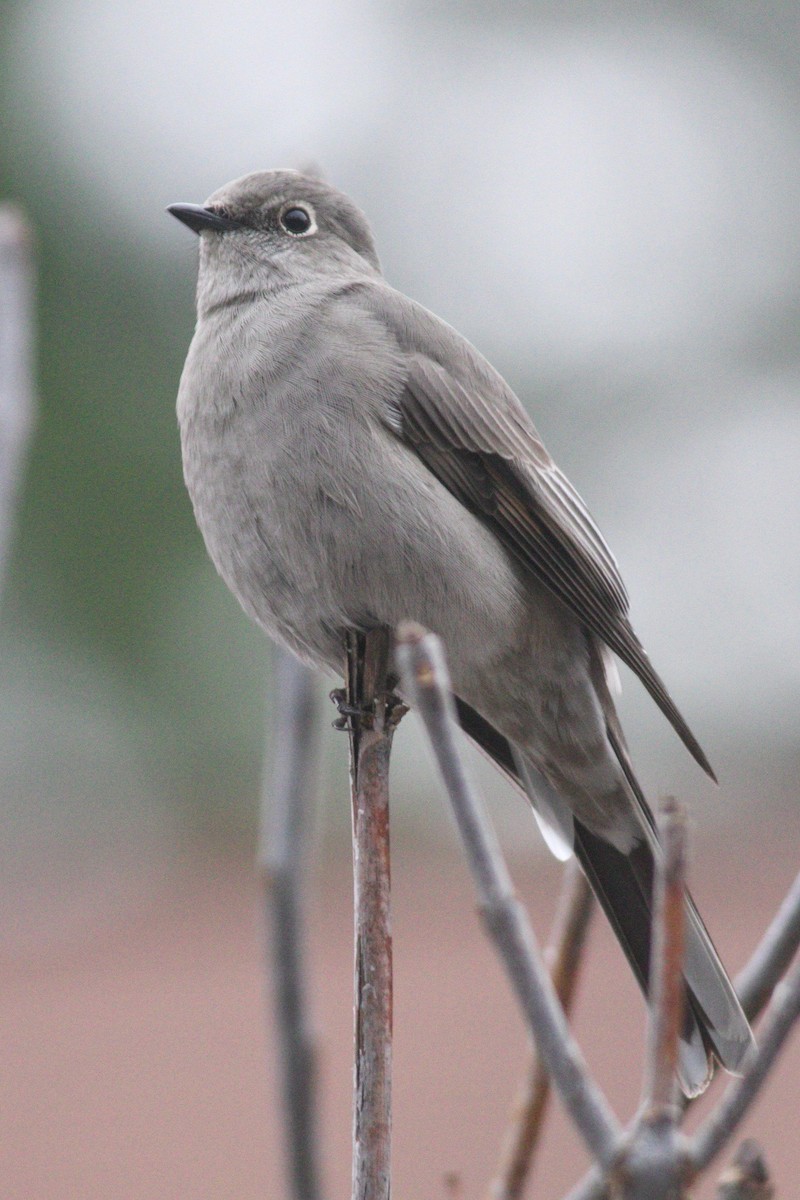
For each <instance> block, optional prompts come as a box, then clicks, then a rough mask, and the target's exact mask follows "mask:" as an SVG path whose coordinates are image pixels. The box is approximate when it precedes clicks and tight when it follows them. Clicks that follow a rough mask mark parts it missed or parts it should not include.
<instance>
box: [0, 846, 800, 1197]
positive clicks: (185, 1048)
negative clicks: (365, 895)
mask: <svg viewBox="0 0 800 1200" xmlns="http://www.w3.org/2000/svg"><path fill="white" fill-rule="evenodd" d="M765 839H768V844H765ZM755 855H756V851H755V850H753V858H754V857H755ZM702 856H703V865H704V872H703V879H702V883H703V886H702V887H700V886H699V881H698V886H697V888H696V891H697V893H698V895H699V900H700V903H701V908H702V909H703V912H704V914H705V915H706V917H707V920H708V923H709V925H710V927H711V929H712V930H713V931H714V933H715V936H716V939H717V942H718V945H719V947H720V950H721V951H722V953H723V957H724V958H725V959H726V961H727V962H728V963H729V965H730V966H731V968H732V969H733V970H736V969H738V967H739V966H740V965H742V963H743V962H744V961H745V959H746V957H747V955H748V953H749V951H750V950H751V948H752V947H753V946H754V945H755V943H756V941H757V939H758V936H759V933H760V931H761V930H762V928H763V927H764V925H765V923H766V921H767V920H768V919H769V917H770V916H771V914H772V912H773V911H774V908H775V906H776V905H777V904H778V902H779V901H780V899H781V897H782V895H783V894H784V892H785V891H786V889H787V888H788V886H789V884H790V882H791V879H792V877H793V874H794V872H795V870H796V868H797V853H796V845H795V839H791V840H790V841H789V843H788V844H787V843H786V841H784V842H782V841H781V840H780V838H779V836H778V832H777V828H776V830H775V832H773V833H770V832H769V831H767V832H766V833H765V832H762V834H761V836H760V840H759V844H758V847H757V861H758V862H768V863H769V870H768V871H756V870H755V869H754V867H753V859H752V858H751V855H750V852H749V851H747V852H746V853H745V854H744V855H743V856H742V858H741V859H740V861H739V862H738V863H737V864H736V865H735V866H731V865H730V864H723V863H722V862H719V861H717V862H713V863H712V862H711V861H710V860H709V855H708V852H707V850H703V852H702ZM698 857H699V852H698ZM393 869H394V896H395V899H394V904H395V909H394V937H395V972H396V1009H395V1036H396V1041H395V1151H394V1194H395V1195H396V1196H398V1197H401V1198H402V1197H408V1198H411V1197H425V1198H426V1200H432V1198H436V1197H442V1198H444V1197H445V1196H446V1195H447V1194H448V1192H447V1188H446V1185H445V1182H444V1179H445V1175H446V1173H448V1172H457V1173H458V1175H459V1176H460V1179H461V1187H462V1189H463V1190H462V1191H461V1192H460V1193H459V1194H460V1195H463V1197H464V1200H474V1198H477V1197H482V1196H484V1194H485V1189H486V1183H487V1180H488V1177H489V1173H490V1171H491V1169H492V1165H493V1163H494V1161H495V1156H496V1153H497V1148H498V1144H499V1141H500V1137H501V1132H502V1130H503V1127H504V1123H505V1120H506V1113H507V1108H508V1104H509V1101H510V1100H511V1098H512V1096H513V1093H514V1090H515V1086H516V1083H517V1080H518V1078H519V1076H520V1074H521V1071H522V1068H523V1064H524V1062H525V1057H526V1043H525V1038H524V1036H523V1033H522V1031H521V1026H520V1020H519V1018H518V1016H517V1013H516V1011H515V1006H514V1003H513V1001H512V999H511V996H510V994H509V990H508V987H507V985H506V983H505V982H504V980H503V978H502V975H501V973H500V971H499V970H498V968H497V966H496V965H495V962H494V958H493V955H492V952H491V951H490V949H489V948H488V946H487V945H486V943H485V940H484V938H483V935H482V933H481V930H480V928H479V924H478V920H477V918H476V916H475V912H474V905H473V901H472V895H471V890H470V885H469V881H468V879H467V878H466V873H465V870H464V868H463V867H462V865H461V864H460V863H458V862H453V861H452V860H446V861H445V860H444V859H439V860H437V859H436V858H435V857H434V856H431V857H429V858H427V859H421V858H420V857H419V855H418V854H415V853H413V852H412V851H411V850H409V849H407V848H404V847H402V846H401V847H400V848H399V849H398V850H397V852H396V854H395V859H394V868H393ZM515 874H516V876H517V880H518V883H519V886H520V889H521V892H522V895H523V898H524V899H525V900H526V902H527V903H528V904H529V906H530V909H531V911H532V912H533V914H534V922H535V925H536V928H537V931H538V932H539V933H540V935H543V934H544V933H545V932H546V930H547V928H548V926H549V922H550V919H551V916H552V911H553V905H554V889H555V888H556V886H557V880H558V872H557V868H556V865H555V864H551V863H549V862H548V863H544V860H537V863H536V864H535V869H534V870H532V871H530V873H529V874H528V877H527V879H526V878H525V877H524V873H523V872H522V871H520V869H519V866H517V869H516V871H515ZM258 904H259V896H258V887H257V882H256V879H255V876H254V874H253V872H252V870H251V868H250V865H249V863H248V862H245V861H241V860H235V859H231V858H230V857H225V856H217V855H215V854H212V853H210V852H206V853H204V854H200V853H198V854H197V855H195V856H194V857H193V858H191V859H189V860H187V861H186V862H185V863H183V864H181V865H176V866H173V867H172V868H171V869H169V870H167V871H165V872H164V876H163V879H162V880H161V882H160V884H158V885H156V886H153V887H152V888H151V890H150V894H149V895H148V896H146V897H144V898H142V901H141V903H139V904H138V905H136V906H133V909H132V911H134V912H135V913H136V915H135V916H129V917H128V918H126V919H125V920H119V921H117V922H116V923H114V924H113V925H111V926H109V925H108V924H107V923H106V924H100V922H99V921H98V923H97V928H96V929H94V928H93V927H92V924H91V922H90V921H88V922H87V924H86V927H85V929H84V931H83V934H82V936H80V937H75V936H73V937H72V938H71V939H61V940H60V941H58V940H56V941H55V942H54V943H53V944H52V945H49V946H44V945H43V946H41V947H40V948H39V949H38V950H36V949H35V948H33V949H32V948H31V946H30V945H27V944H26V946H25V948H24V950H20V951H19V952H18V953H14V952H13V946H12V953H11V955H10V960H7V961H6V963H5V966H4V970H3V976H2V984H0V991H1V992H2V1007H3V1013H4V1022H3V1023H4V1027H5V1037H4V1050H3V1056H2V1057H3V1075H4V1083H3V1092H4V1102H3V1108H4V1118H3V1124H4V1125H5V1135H4V1141H5V1143H6V1145H5V1150H4V1155H3V1165H2V1166H0V1194H2V1196H3V1197H4V1200H12V1198H13V1200H50V1198H53V1200H56V1198H57V1200H71V1198H75V1200H78V1198H80V1200H84V1198H87V1197H89V1198H95V1197H98V1198H101V1200H117V1198H119V1200H123V1198H124V1200H130V1198H133V1197H135V1198H137V1200H156V1198H158V1200H163V1198H166V1197H181V1198H182V1200H189V1198H191V1200H201V1198H203V1200H205V1198H208V1200H211V1198H218V1197H234V1196H235V1197H237V1200H255V1198H256V1197H258V1198H263V1197H270V1198H272V1197H279V1196H281V1195H285V1191H284V1188H283V1184H282V1178H283V1176H282V1170H283V1155H282V1148H281V1136H280V1120H279V1112H278V1103H277V1099H276V1091H275V1074H276V1072H275V1050H274V1046H273V1042H272V1037H271V1035H270V1034H269V1033H268V1032H267V1030H266V1028H265V1022H264V1013H263V1003H262V1000H263V997H262V971H261V941H260V939H261V933H260V924H259V919H258V913H257V908H258ZM309 916H310V924H311V952H312V957H313V1007H314V1014H315V1018H316V1023H317V1027H318V1030H319V1057H320V1086H321V1095H322V1156H323V1166H324V1177H325V1185H326V1186H325V1192H326V1195H327V1196H329V1197H330V1196H338V1197H343V1196H346V1195H349V1138H350V1114H349V1105H350V1080H351V1066H350V1039H351V1034H350V1028H351V1012H350V939H351V924H352V918H351V912H350V879H349V869H348V864H347V863H346V861H343V862H342V863H341V864H338V865H337V864H335V863H329V864H327V866H325V868H324V869H323V868H320V870H319V874H318V876H317V880H316V883H315V888H314V896H313V900H312V903H311V904H310V906H309ZM577 1028H578V1033H579V1037H580V1040H581V1042H582V1045H583V1047H584V1049H585V1052H586V1054H587V1057H588V1058H589V1060H590V1063H591V1064H592V1066H593V1068H594V1069H595V1070H596V1073H597V1076H598V1078H599V1080H600V1081H601V1083H602V1085H603V1087H604V1088H605V1089H606V1091H607V1094H608V1096H609V1099H610V1101H611V1103H612V1105H613V1106H614V1108H615V1109H616V1111H617V1112H618V1113H619V1114H620V1115H621V1116H626V1115H628V1114H630V1113H631V1111H632V1110H633V1108H634V1107H635V1104H636V1099H637V1094H638V1086H639V1070H640V1062H641V1049H640V1047H641V1041H642V1029H643V1006H642V1004H641V1001H640V999H639V996H638V994H637V991H636V989H635V987H634V985H633V983H632V982H631V980H630V978H629V973H628V970H627V967H626V966H625V964H624V963H623V961H622V958H621V955H620V954H619V952H618V951H617V949H616V947H615V945H614V944H613V941H612V938H611V935H610V934H609V932H608V930H607V928H606V927H605V923H604V922H603V920H602V918H597V920H596V923H595V926H594V928H593V931H592V936H591V944H590V951H589V956H588V963H587V970H586V974H585V976H584V979H583V981H582V986H581V989H580V995H579V1001H578V1014H577ZM798 1068H800V1037H796V1038H795V1040H794V1042H793V1044H792V1045H791V1046H790V1048H789V1051H788V1053H787V1054H786V1055H785V1057H784V1060H783V1062H782V1063H781V1066H780V1068H779V1070H778V1071H777V1072H776V1074H775V1076H774V1078H773V1080H772V1082H771V1086H770V1087H769V1090H768V1093H767V1095H766V1096H765V1098H764V1099H763V1100H762V1101H761V1102H760V1104H759V1105H758V1106H757V1107H756V1109H755V1111H754V1113H753V1115H752V1116H751V1118H750V1119H749V1120H748V1122H747V1125H746V1126H745V1129H744V1131H743V1133H744V1132H746V1133H747V1134H749V1135H752V1136H755V1137H757V1138H759V1139H760V1140H761V1141H762V1142H763V1144H764V1145H765V1147H766V1151H767V1158H768V1161H769V1164H770V1167H771V1169H772V1173H773V1176H774V1178H775V1181H776V1184H777V1194H778V1195H780V1196H784V1197H788V1196H790V1195H794V1194H797V1192H796V1187H797V1183H796V1177H797V1168H798V1165H799V1164H800V1138H798V1134H797V1119H796V1117H797V1109H798V1095H799V1093H798V1086H797V1076H798ZM718 1088H719V1085H717V1086H716V1087H715V1088H714V1091H713V1095H714V1096H716V1095H718V1094H719V1091H718ZM707 1107H708V1105H707V1102H706V1101H704V1103H703V1105H702V1107H701V1106H698V1114H697V1115H698V1116H701V1115H702V1111H704V1110H707ZM546 1142H547V1144H546V1149H545V1152H544V1153H543V1155H542V1157H541V1159H540V1162H539V1166H538V1168H537V1172H536V1177H535V1187H534V1189H533V1190H532V1191H531V1193H530V1194H531V1195H534V1194H535V1195H536V1196H537V1197H542V1198H545V1200H551V1198H552V1200H557V1198H558V1197H560V1196H562V1195H563V1193H564V1192H565V1191H566V1190H567V1189H568V1187H569V1186H570V1185H571V1184H572V1183H573V1182H574V1181H575V1180H576V1179H577V1178H578V1177H579V1176H580V1174H581V1173H582V1171H583V1168H584V1165H585V1157H584V1154H583V1152H582V1150H581V1148H580V1146H579V1145H578V1143H577V1140H576V1138H575V1137H574V1135H572V1134H571V1132H570V1131H569V1129H568V1125H567V1122H566V1120H565V1119H564V1117H563V1115H562V1114H561V1112H560V1111H559V1109H558V1105H555V1106H554V1108H553V1111H552V1113H551V1117H550V1121H549V1124H548V1129H547V1139H546ZM721 1166H722V1164H719V1168H718V1169H721ZM713 1191H714V1189H713V1187H712V1186H711V1183H710V1181H709V1182H708V1183H707V1184H706V1185H705V1186H704V1187H703V1188H702V1189H699V1190H698V1191H697V1193H696V1195H697V1196H702V1197H710V1196H712V1195H713Z"/></svg>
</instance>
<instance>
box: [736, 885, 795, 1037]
mask: <svg viewBox="0 0 800 1200" xmlns="http://www.w3.org/2000/svg"><path fill="white" fill-rule="evenodd" d="M799 945H800V874H798V876H797V878H796V879H795V881H794V883H793V884H792V886H791V888H790V889H789V892H788V894H787V896H786V899H785V900H784V902H783V904H782V905H781V906H780V908H779V909H778V911H777V913H776V914H775V917H774V918H773V920H772V923H771V924H770V926H769V928H768V929H767V932H766V933H765V934H764V936H763V938H762V939H761V942H760V943H759V945H758V948H757V949H756V951H755V953H754V954H753V956H752V958H751V959H750V961H749V963H748V964H747V966H746V967H744V969H743V970H742V971H740V972H739V974H738V975H737V976H736V990H737V992H738V993H739V999H740V1001H741V1004H742V1008H743V1009H744V1011H745V1014H746V1015H747V1018H748V1020H750V1021H754V1020H755V1018H756V1017H757V1016H758V1015H759V1013H760V1012H761V1010H762V1009H763V1008H764V1007H765V1005H766V1004H767V1002H768V1000H769V998H770V996H771V995H772V989H773V988H774V987H775V984H776V983H777V982H778V980H779V979H780V977H781V976H782V975H783V973H784V971H785V970H786V968H787V967H788V966H789V963H790V962H791V961H792V958H793V957H794V955H795V952H796V950H797V947H798V946H799Z"/></svg>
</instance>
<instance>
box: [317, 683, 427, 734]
mask: <svg viewBox="0 0 800 1200" xmlns="http://www.w3.org/2000/svg"><path fill="white" fill-rule="evenodd" d="M330 698H331V701H332V702H333V704H335V705H336V710H337V712H338V713H339V716H338V717H337V718H336V720H335V721H333V722H332V724H333V728H334V729H339V730H343V731H347V732H350V731H351V730H352V729H353V726H354V724H355V722H359V723H360V725H361V726H362V728H364V729H372V728H373V726H374V724H375V717H376V714H377V703H376V702H375V701H374V700H373V701H372V703H371V704H363V705H357V704H350V702H349V701H348V699H347V692H346V690H345V689H344V688H334V689H333V691H332V692H331V693H330ZM407 712H408V705H407V704H405V703H404V702H403V701H402V700H401V699H400V697H399V696H398V695H396V694H395V693H394V692H389V693H388V694H387V695H386V698H385V707H384V722H385V724H386V725H387V726H390V727H391V728H392V729H396V728H397V726H398V725H399V724H400V722H401V720H402V719H403V717H404V716H405V714H406V713H407Z"/></svg>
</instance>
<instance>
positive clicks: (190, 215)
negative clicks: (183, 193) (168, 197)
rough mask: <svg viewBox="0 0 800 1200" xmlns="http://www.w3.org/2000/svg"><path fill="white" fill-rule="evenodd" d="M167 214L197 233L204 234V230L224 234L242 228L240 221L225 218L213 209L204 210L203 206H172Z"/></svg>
mask: <svg viewBox="0 0 800 1200" xmlns="http://www.w3.org/2000/svg"><path fill="white" fill-rule="evenodd" d="M167 212H168V213H172V215H173V217H177V218H178V220H179V221H183V223H184V225H188V226H189V228H190V229H193V230H194V232H195V233H202V232H203V230H204V229H213V230H215V231H216V232H217V233H223V232H224V231H225V230H226V229H240V228H241V226H240V225H239V222H238V221H232V220H231V219H230V217H223V216H221V215H220V213H217V212H214V210H213V209H212V208H203V206H202V205H201V204H170V206H169V208H168V209H167Z"/></svg>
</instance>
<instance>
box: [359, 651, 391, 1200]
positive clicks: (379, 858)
mask: <svg viewBox="0 0 800 1200" xmlns="http://www.w3.org/2000/svg"><path fill="white" fill-rule="evenodd" d="M388 659H389V634H388V631H387V630H384V629H378V630H375V631H374V632H371V633H368V634H357V633H352V634H349V635H348V640H347V688H346V696H347V706H348V710H349V728H350V782H351V798H352V806H353V890H354V907H355V981H354V989H355V1088H354V1098H353V1192H352V1195H353V1200H388V1198H389V1193H390V1170H391V1132H392V1091H391V1087H392V930H391V910H390V882H391V875H390V864H389V756H390V752H391V746H392V735H393V733H394V730H395V728H396V726H397V722H398V720H399V718H400V716H401V715H402V711H403V710H402V708H401V706H398V705H397V704H396V703H393V702H392V697H391V696H389V695H388V694H387V680H386V672H387V666H388Z"/></svg>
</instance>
